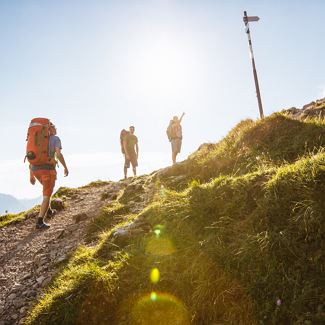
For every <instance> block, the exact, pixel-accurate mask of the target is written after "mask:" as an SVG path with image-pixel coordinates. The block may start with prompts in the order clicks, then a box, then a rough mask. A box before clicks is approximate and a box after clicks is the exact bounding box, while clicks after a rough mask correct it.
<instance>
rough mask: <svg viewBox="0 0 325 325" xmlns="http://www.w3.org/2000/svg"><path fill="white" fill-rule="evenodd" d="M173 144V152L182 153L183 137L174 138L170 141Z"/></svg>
mask: <svg viewBox="0 0 325 325" xmlns="http://www.w3.org/2000/svg"><path fill="white" fill-rule="evenodd" d="M170 142H171V144H172V152H173V153H180V152H181V148H182V139H181V138H176V139H172V141H170Z"/></svg>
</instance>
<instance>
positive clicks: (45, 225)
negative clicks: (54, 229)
mask: <svg viewBox="0 0 325 325" xmlns="http://www.w3.org/2000/svg"><path fill="white" fill-rule="evenodd" d="M49 228H50V225H48V224H47V223H45V222H42V223H37V224H36V229H42V230H46V229H49Z"/></svg>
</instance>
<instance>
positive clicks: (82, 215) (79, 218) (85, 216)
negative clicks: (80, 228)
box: [72, 212, 89, 223]
mask: <svg viewBox="0 0 325 325" xmlns="http://www.w3.org/2000/svg"><path fill="white" fill-rule="evenodd" d="M88 218H89V216H88V214H87V213H84V212H83V213H79V214H77V215H75V216H73V217H72V219H73V220H74V222H75V223H78V222H80V221H84V220H87V219H88Z"/></svg>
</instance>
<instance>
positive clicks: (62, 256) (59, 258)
mask: <svg viewBox="0 0 325 325" xmlns="http://www.w3.org/2000/svg"><path fill="white" fill-rule="evenodd" d="M66 258H67V257H66V255H61V256H59V257H58V258H57V260H56V261H55V262H56V263H61V262H63V261H64V260H66Z"/></svg>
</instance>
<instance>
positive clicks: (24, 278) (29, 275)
mask: <svg viewBox="0 0 325 325" xmlns="http://www.w3.org/2000/svg"><path fill="white" fill-rule="evenodd" d="M31 276H32V275H31V274H30V273H27V274H25V275H24V276H23V277H22V278H21V279H22V281H26V280H28V279H30V278H31Z"/></svg>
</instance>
